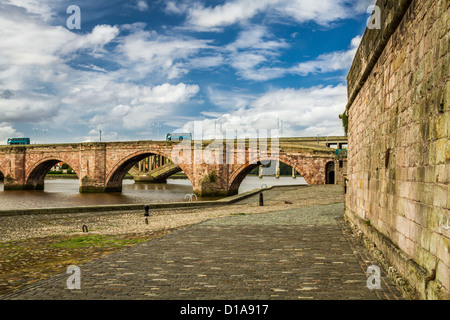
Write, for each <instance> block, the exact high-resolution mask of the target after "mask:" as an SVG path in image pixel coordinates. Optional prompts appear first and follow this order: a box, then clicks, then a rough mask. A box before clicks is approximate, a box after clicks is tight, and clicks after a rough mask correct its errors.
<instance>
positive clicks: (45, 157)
mask: <svg viewBox="0 0 450 320" xmlns="http://www.w3.org/2000/svg"><path fill="white" fill-rule="evenodd" d="M212 145H214V143H207V142H205V141H202V142H200V143H198V142H191V141H189V142H184V143H178V142H170V141H135V142H107V143H101V142H99V143H92V142H91V143H75V144H51V145H27V146H1V147H0V172H1V173H2V174H3V176H4V189H5V190H43V188H44V179H45V176H46V174H47V173H48V171H49V170H50V169H51V168H52V167H53V166H54V165H55V164H56V163H58V162H65V163H67V164H68V165H69V166H70V167H71V168H72V169H73V170H74V171H75V173H76V174H77V176H78V178H79V181H80V192H121V191H122V180H123V178H124V177H125V175H126V174H127V173H128V171H130V169H131V168H132V167H133V166H134V165H135V164H136V163H138V162H139V161H141V160H143V159H145V158H146V157H149V156H151V155H161V156H164V157H166V158H168V159H170V160H171V161H172V162H174V163H176V164H177V165H178V166H179V167H180V168H181V170H182V171H183V172H184V173H185V174H186V175H187V177H188V178H189V180H190V182H191V183H192V186H193V190H194V193H195V194H197V195H199V196H226V195H233V194H237V192H238V189H239V185H240V184H241V182H242V181H243V179H244V178H245V176H246V175H247V174H248V173H249V172H250V171H251V170H252V169H254V168H255V167H257V166H258V165H260V164H261V163H264V161H267V160H279V161H281V162H284V163H286V164H288V165H290V166H291V167H293V168H294V169H295V170H296V171H297V172H299V173H300V174H301V175H302V176H303V177H304V179H305V180H306V182H307V183H308V184H311V185H320V184H325V182H326V165H327V163H329V162H331V161H334V150H333V149H331V148H328V147H326V145H324V144H321V145H319V144H316V142H315V140H312V141H306V140H302V141H300V142H299V141H293V140H288V139H285V140H280V141H279V142H278V143H277V149H276V152H274V151H273V150H272V148H271V147H267V150H265V152H261V150H262V148H259V146H258V147H257V148H256V149H257V150H255V148H253V149H252V144H251V143H249V140H247V142H246V143H245V142H244V143H243V144H240V145H241V147H238V145H239V143H238V142H236V141H235V142H233V143H232V146H234V147H233V148H230V145H229V144H228V145H225V144H224V143H223V144H222V143H221V144H217V143H216V144H215V145H214V147H213V148H211V146H212ZM269 145H270V144H269ZM274 150H275V148H274ZM198 154H201V156H200V157H199V156H198ZM199 159H200V160H199ZM238 159H240V160H239V161H238ZM187 160H189V161H187Z"/></svg>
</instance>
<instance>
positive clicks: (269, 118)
mask: <svg viewBox="0 0 450 320" xmlns="http://www.w3.org/2000/svg"><path fill="white" fill-rule="evenodd" d="M228 96H229V97H230V98H229V101H228V102H226V101H225V99H224V98H222V99H221V101H220V103H221V104H222V105H232V104H233V102H234V101H233V100H234V98H233V92H230V93H229V94H228ZM346 103H347V88H346V86H345V85H337V86H326V87H323V86H316V87H312V88H301V89H292V88H288V89H279V90H274V91H271V92H267V93H265V94H262V95H260V96H258V97H255V98H254V99H253V100H251V101H249V103H248V104H246V105H241V106H240V107H239V108H233V109H232V110H229V112H223V113H222V115H220V116H216V115H215V114H210V115H211V116H213V117H212V118H210V119H205V120H202V122H203V125H202V126H203V128H204V129H205V131H206V130H208V133H207V136H206V137H204V138H212V137H213V136H212V135H211V134H213V132H212V133H211V128H214V127H215V128H216V129H217V130H218V131H219V130H220V128H221V129H222V134H223V135H225V133H226V131H227V130H242V131H243V132H252V131H258V130H260V129H264V130H270V129H277V128H278V127H279V121H280V122H281V121H282V122H283V135H284V136H316V135H317V134H320V135H324V136H331V135H343V134H344V131H343V128H342V125H341V120H340V119H339V118H338V115H339V114H340V113H342V110H343V109H344V108H345V105H346ZM206 115H208V113H206ZM183 130H189V131H191V132H193V130H194V122H189V123H187V124H186V125H185V126H184V127H183Z"/></svg>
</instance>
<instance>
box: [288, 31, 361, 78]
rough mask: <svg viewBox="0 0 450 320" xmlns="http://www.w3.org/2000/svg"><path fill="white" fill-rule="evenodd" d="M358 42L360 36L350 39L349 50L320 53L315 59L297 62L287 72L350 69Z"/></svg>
mask: <svg viewBox="0 0 450 320" xmlns="http://www.w3.org/2000/svg"><path fill="white" fill-rule="evenodd" d="M360 42H361V36H357V37H355V38H353V39H352V41H351V48H350V49H349V50H347V51H337V52H332V53H326V54H322V55H320V56H318V57H317V59H315V60H311V61H307V62H302V63H300V64H298V65H297V66H295V67H293V68H291V70H290V71H289V72H291V73H297V74H300V75H304V76H305V75H308V74H309V73H325V72H333V71H338V70H347V69H350V67H351V65H352V62H353V59H354V57H355V54H356V51H357V50H358V46H359V43H360Z"/></svg>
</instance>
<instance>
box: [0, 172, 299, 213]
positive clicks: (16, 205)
mask: <svg viewBox="0 0 450 320" xmlns="http://www.w3.org/2000/svg"><path fill="white" fill-rule="evenodd" d="M263 184H265V185H267V186H273V185H294V184H306V182H305V180H304V179H303V178H301V177H298V178H296V179H293V178H291V177H280V178H279V179H276V178H275V177H270V176H269V177H263V178H262V179H260V178H258V177H257V176H247V177H246V178H245V179H244V181H243V182H242V184H241V186H240V188H239V193H243V192H246V191H250V190H253V189H256V188H261V186H262V185H263ZM78 186H79V181H78V179H58V178H52V179H46V180H45V188H44V190H43V191H3V182H0V210H6V209H23V208H52V207H72V206H90V205H111V204H133V203H155V202H180V201H187V200H186V198H185V197H186V195H187V194H192V185H191V183H190V181H189V180H187V179H168V180H167V183H164V184H153V183H134V181H133V180H124V181H123V190H122V193H100V194H98V193H96V194H89V193H79V192H78ZM216 199H218V198H211V197H203V198H199V199H198V200H199V201H205V200H216Z"/></svg>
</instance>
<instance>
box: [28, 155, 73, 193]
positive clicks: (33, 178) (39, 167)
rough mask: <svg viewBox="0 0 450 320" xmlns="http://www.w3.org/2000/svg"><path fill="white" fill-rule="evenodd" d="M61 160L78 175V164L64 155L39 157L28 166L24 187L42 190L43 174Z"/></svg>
mask: <svg viewBox="0 0 450 320" xmlns="http://www.w3.org/2000/svg"><path fill="white" fill-rule="evenodd" d="M59 162H63V163H66V164H67V165H69V167H70V168H72V169H73V171H74V172H75V174H76V175H77V177H78V178H79V176H78V170H79V168H78V166H75V163H73V161H72V160H68V161H67V160H66V159H65V157H60V156H49V157H46V158H43V159H40V160H39V161H37V162H36V163H34V164H33V165H31V166H30V168H29V169H28V170H27V172H26V173H25V188H26V189H32V190H44V181H45V176H46V175H47V173H48V172H49V171H50V169H51V168H52V167H53V166H55V165H56V164H57V163H59Z"/></svg>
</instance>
